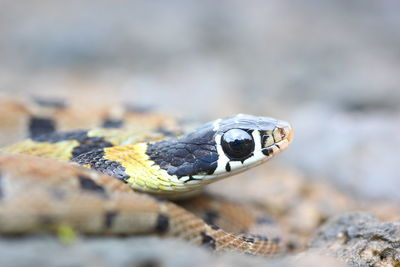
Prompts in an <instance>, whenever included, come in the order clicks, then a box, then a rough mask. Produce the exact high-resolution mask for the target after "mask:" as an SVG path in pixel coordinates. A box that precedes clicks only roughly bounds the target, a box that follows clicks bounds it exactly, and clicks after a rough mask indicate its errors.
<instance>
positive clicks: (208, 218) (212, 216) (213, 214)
mask: <svg viewBox="0 0 400 267" xmlns="http://www.w3.org/2000/svg"><path fill="white" fill-rule="evenodd" d="M218 218H219V214H218V212H217V211H215V210H208V211H206V213H205V214H204V221H205V222H206V223H208V224H211V225H214V224H215V221H216V220H217V219H218Z"/></svg>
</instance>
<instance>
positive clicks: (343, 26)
mask: <svg viewBox="0 0 400 267" xmlns="http://www.w3.org/2000/svg"><path fill="white" fill-rule="evenodd" d="M1 5H2V8H1V9H0V14H1V16H0V33H1V34H0V57H1V61H0V90H1V93H6V94H9V95H13V96H15V95H23V96H31V95H35V96H37V95H38V96H46V97H71V98H72V99H74V98H76V97H78V98H79V99H81V100H82V99H84V100H85V102H93V103H94V104H96V103H99V102H102V103H105V102H106V103H109V102H114V103H121V102H124V103H127V102H129V103H131V104H134V105H137V106H140V107H143V106H145V107H147V106H151V107H154V108H156V109H160V110H162V111H163V112H166V113H172V114H175V115H177V116H180V117H181V118H185V119H187V118H191V119H197V120H201V121H204V120H208V119H214V118H215V117H221V116H225V115H229V114H233V113H239V112H243V113H253V114H262V115H270V116H273V117H278V118H281V119H284V120H287V121H290V122H291V123H292V124H293V127H294V129H295V140H294V142H293V144H292V146H291V147H290V149H288V150H287V151H286V152H285V153H284V154H283V155H281V156H280V157H278V158H277V159H276V160H274V162H271V163H268V164H267V165H266V166H263V167H260V168H257V169H255V170H251V171H249V172H247V173H245V174H242V175H240V176H238V177H235V178H232V179H229V180H226V181H223V182H221V183H218V184H215V185H212V186H211V187H210V188H209V189H208V190H209V191H210V192H212V193H215V194H219V195H222V196H225V197H227V198H230V199H233V200H234V201H239V202H243V203H247V204H251V205H255V206H257V207H259V208H262V209H264V210H265V212H268V213H269V214H270V215H271V216H273V217H274V218H276V220H277V221H278V222H279V224H280V225H282V227H283V228H284V230H285V231H286V233H287V238H288V240H289V243H290V253H288V255H285V256H284V257H283V258H276V259H260V258H253V257H248V256H238V255H211V254H210V253H209V252H208V251H205V250H203V249H201V248H196V247H192V246H189V245H187V244H185V243H182V242H180V241H175V240H160V239H156V238H154V237H140V238H138V237H132V238H123V239H120V238H113V237H107V238H82V239H79V240H77V241H76V242H75V243H73V244H62V243H60V242H59V241H58V240H57V239H56V238H52V237H43V236H40V237H31V238H26V239H25V238H23V239H1V240H0V246H1V249H0V254H1V256H0V265H1V266H27V265H32V264H33V263H34V265H36V264H37V265H42V266H44V265H48V266H71V265H73V266H80V265H82V266H83V265H85V266H86V265H89V266H90V265H96V266H102V265H103V266H110V265H112V266H187V265H189V264H190V265H196V264H197V265H199V266H204V265H211V266H231V265H238V266H242V265H243V266H248V265H250V264H251V265H260V266H261V265H262V266H269V265H270V266H320V263H321V262H324V266H329V265H332V266H340V264H342V265H344V266H346V265H348V266H398V265H399V264H400V263H399V262H400V260H399V257H400V256H399V255H400V254H399V238H400V234H399V230H398V228H399V226H398V223H399V221H398V220H399V217H400V210H399V207H400V206H399V202H400V194H399V193H398V188H400V177H399V167H398V148H399V147H400V136H399V134H398V133H399V131H400V129H399V127H400V121H399V120H400V119H399V118H400V89H399V84H400V75H399V71H398V70H399V69H400V56H399V55H400V54H399V49H398V47H399V46H400V37H399V36H400V32H399V29H400V27H399V26H400V19H399V18H400V17H399V16H398V10H399V8H400V6H399V3H398V1H395V0H383V1H373V0H367V1H366V0H357V1H351V2H348V1H331V2H329V3H328V2H321V1H317V0H303V1H297V2H296V3H290V4H289V3H288V2H283V1H268V2H265V1H261V0H260V1H252V2H251V3H248V2H246V3H245V2H241V1H222V2H218V3H215V1H211V0H208V1H201V3H200V2H197V1H169V2H168V3H164V2H161V1H156V2H149V1H134V2H130V1H123V0H118V1H113V2H112V3H111V2H99V1H68V2H64V3H55V2H54V1H47V0H44V1H31V2H29V3H22V2H21V1H7V0H6V1H2V3H1ZM148 248H151V249H148ZM339 262H340V263H339Z"/></svg>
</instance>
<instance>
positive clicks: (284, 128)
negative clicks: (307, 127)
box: [277, 121, 293, 144]
mask: <svg viewBox="0 0 400 267" xmlns="http://www.w3.org/2000/svg"><path fill="white" fill-rule="evenodd" d="M277 128H278V131H279V133H280V135H281V138H282V140H287V141H288V143H289V144H290V143H291V142H292V140H293V128H292V126H290V124H289V123H287V122H286V121H279V122H278V123H277Z"/></svg>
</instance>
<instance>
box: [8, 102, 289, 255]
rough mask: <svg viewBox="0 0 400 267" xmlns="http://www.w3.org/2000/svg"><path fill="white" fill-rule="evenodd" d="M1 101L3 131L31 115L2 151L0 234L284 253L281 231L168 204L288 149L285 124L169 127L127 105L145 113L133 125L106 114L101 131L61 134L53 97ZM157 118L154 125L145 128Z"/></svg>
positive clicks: (241, 120) (258, 121)
mask: <svg viewBox="0 0 400 267" xmlns="http://www.w3.org/2000/svg"><path fill="white" fill-rule="evenodd" d="M6 104H8V105H3V108H4V107H6V108H7V109H8V111H7V112H2V113H1V114H2V115H1V116H0V121H1V122H3V123H2V125H3V126H2V128H3V129H6V130H7V131H8V132H10V131H11V130H10V129H16V126H15V125H16V124H15V122H16V121H18V120H17V119H16V118H20V117H21V116H22V117H27V118H28V117H29V119H24V120H25V122H26V121H28V126H27V127H26V128H27V129H29V133H28V138H26V139H24V140H22V141H19V142H15V143H13V144H10V145H7V146H4V147H3V148H1V149H0V152H1V154H0V234H2V235H21V234H29V233H37V232H57V231H59V230H60V229H64V228H65V227H68V229H73V230H74V231H77V232H79V233H82V234H88V235H92V234H96V235H98V234H102V235H143V234H157V235H160V236H163V237H175V238H179V239H183V240H186V241H188V242H189V243H192V244H198V245H202V246H204V247H207V248H209V249H211V250H213V251H216V252H223V251H234V252H238V253H246V254H251V255H272V254H276V253H278V252H281V251H282V244H281V243H282V242H281V239H280V238H279V237H278V238H270V237H268V236H263V235H255V234H249V233H230V232H227V231H225V230H224V229H221V228H220V227H219V226H217V225H216V224H214V223H213V222H210V220H206V219H204V218H200V217H199V216H197V215H195V214H194V213H192V212H190V211H189V210H187V209H186V208H184V207H182V206H181V205H179V203H177V202H174V201H176V200H179V199H187V198H191V197H193V196H195V195H199V194H201V192H202V191H203V189H204V187H205V186H206V185H207V184H210V183H213V182H216V181H219V180H221V179H223V178H226V177H230V176H232V175H235V174H237V173H241V172H244V171H246V170H248V169H250V168H252V167H254V166H257V165H260V164H262V163H264V162H266V161H268V160H269V159H271V158H273V157H274V156H276V155H277V154H279V153H280V152H282V151H283V150H285V149H286V148H287V147H288V146H289V144H290V143H291V142H292V139H293V129H292V127H291V126H290V124H289V123H287V122H285V121H282V120H278V119H274V118H270V117H260V116H253V115H245V114H237V115H234V116H230V117H226V118H222V119H217V120H214V121H211V122H208V123H206V124H204V125H202V126H200V127H197V128H194V129H191V130H186V131H181V130H179V131H177V130H176V129H175V130H173V131H172V130H170V129H167V127H166V124H163V123H164V118H162V119H161V120H159V118H160V116H158V117H157V116H156V117H154V116H153V115H152V114H150V115H149V113H148V112H143V111H137V110H134V111H132V110H131V111H130V112H128V113H129V114H130V115H132V114H134V117H135V118H136V119H137V118H142V120H139V121H140V123H139V126H135V127H131V128H129V127H121V124H123V123H122V122H123V120H121V119H115V118H113V119H112V118H111V119H110V116H109V115H110V114H111V113H112V112H111V113H109V114H107V115H105V116H104V117H103V123H102V125H101V126H102V127H100V128H89V129H74V130H69V129H68V130H66V131H63V130H60V131H58V130H57V129H56V127H55V125H57V122H56V119H55V116H53V115H54V114H57V115H56V116H59V117H60V112H61V113H63V112H67V110H68V108H67V107H65V106H63V105H61V104H60V103H58V102H51V101H36V103H35V105H36V107H40V108H41V112H39V111H38V109H33V108H27V107H25V104H26V103H14V102H12V101H11V102H10V101H9V102H7V103H6ZM43 109H44V110H46V112H43ZM9 110H11V111H9ZM49 110H51V112H50V113H51V115H49V114H50V113H49V112H48V111H49ZM3 111H4V110H3ZM17 111H18V112H19V113H18V112H17ZM68 112H69V111H68ZM10 113H12V114H13V115H9V114H10ZM15 113H17V114H18V115H15ZM21 114H22V115H21ZM38 114H40V115H38ZM43 114H46V115H45V116H43ZM69 114H70V113H69ZM119 114H121V113H119ZM114 115H115V112H114ZM9 116H11V117H12V119H9ZM13 116H14V117H13ZM46 116H47V117H46ZM52 116H53V117H52ZM120 116H122V115H120ZM149 116H153V117H151V118H152V119H151V120H150V121H152V123H149V118H150V117H149ZM122 117H123V116H122ZM128 117H129V116H128ZM131 117H132V116H131ZM161 117H163V116H161ZM124 118H125V119H126V118H127V116H126V114H125V115H124ZM143 118H144V119H143ZM154 118H156V119H154ZM154 120H155V121H157V123H156V124H157V126H156V127H155V128H154V127H148V124H154ZM128 121H129V120H128ZM167 121H168V120H167ZM10 122H11V123H10ZM13 123H14V124H13ZM10 124H11V126H10ZM58 124H60V123H58ZM169 124H170V121H169ZM169 126H170V125H169ZM7 127H8V129H7ZM174 127H175V126H174ZM60 128H62V127H60ZM172 128H173V127H172ZM0 129H1V128H0ZM222 209H223V206H222ZM261 223H262V222H261Z"/></svg>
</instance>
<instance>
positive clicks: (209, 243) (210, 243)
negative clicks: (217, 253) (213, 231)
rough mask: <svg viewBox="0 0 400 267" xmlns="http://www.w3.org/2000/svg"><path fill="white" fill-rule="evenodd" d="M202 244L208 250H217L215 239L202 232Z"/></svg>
mask: <svg viewBox="0 0 400 267" xmlns="http://www.w3.org/2000/svg"><path fill="white" fill-rule="evenodd" d="M200 234H201V244H202V245H203V246H205V247H206V248H209V249H212V250H215V248H216V241H215V239H214V238H212V237H211V236H209V235H207V234H206V233H204V232H201V233H200Z"/></svg>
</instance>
